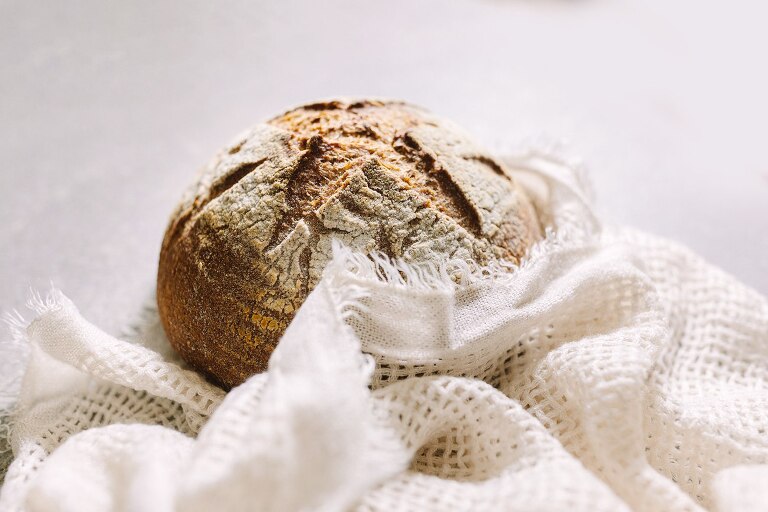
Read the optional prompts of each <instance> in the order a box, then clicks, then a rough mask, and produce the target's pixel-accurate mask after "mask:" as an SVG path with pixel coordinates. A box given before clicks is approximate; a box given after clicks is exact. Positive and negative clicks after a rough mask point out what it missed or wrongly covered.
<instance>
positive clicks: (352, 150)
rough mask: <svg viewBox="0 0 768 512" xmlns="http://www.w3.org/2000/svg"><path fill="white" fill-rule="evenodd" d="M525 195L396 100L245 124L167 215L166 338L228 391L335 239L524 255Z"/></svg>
mask: <svg viewBox="0 0 768 512" xmlns="http://www.w3.org/2000/svg"><path fill="white" fill-rule="evenodd" d="M540 236H541V231H540V227H539V224H538V220H537V218H536V214H535V212H534V210H533V208H532V206H531V204H530V202H529V201H528V199H527V197H526V196H525V194H524V192H523V190H522V189H521V188H520V187H519V186H518V185H517V184H516V183H515V181H514V180H513V179H512V177H511V176H510V175H509V174H508V173H507V171H506V170H505V169H504V167H503V165H501V164H500V163H499V162H498V161H496V160H495V159H493V158H492V157H490V156H488V155H487V154H486V153H484V152H483V151H482V150H480V149H479V148H478V147H477V146H475V145H474V144H473V143H472V142H471V140H470V139H469V138H468V137H467V136H466V135H465V134H463V133H462V132H461V131H460V130H458V129H457V128H456V127H455V126H453V125H451V124H450V123H447V122H445V121H443V120H439V119H437V118H435V117H434V116H432V115H431V114H429V113H428V112H426V111H424V110H422V109H420V108H418V107H415V106H412V105H408V104H405V103H402V102H394V101H378V100H361V101H346V100H334V101H326V102H321V103H315V104H310V105H304V106H302V107H298V108H296V109H293V110H290V111H288V112H286V113H284V114H282V115H280V116H278V117H276V118H273V119H271V120H270V121H268V122H267V123H264V124H261V125H258V126H256V127H255V128H253V129H252V130H251V131H250V132H248V133H247V134H246V135H245V136H244V137H242V138H241V139H240V140H238V141H237V143H236V144H234V145H232V146H231V147H229V148H227V149H225V150H224V151H223V152H222V153H221V154H219V155H218V156H217V157H216V158H215V159H214V160H213V161H212V162H211V163H210V164H209V165H208V166H207V167H206V168H205V169H203V171H202V172H201V173H200V175H199V177H198V180H197V182H196V183H195V184H194V186H193V187H192V188H191V189H190V190H189V191H188V193H187V194H186V196H185V197H184V198H183V200H182V201H181V203H180V205H179V207H178V208H177V209H176V211H175V212H174V214H173V215H172V217H171V222H170V224H169V226H168V229H167V231H166V235H165V239H164V240H163V245H162V249H161V254H160V264H159V270H158V287H157V299H158V306H159V311H160V317H161V320H162V322H163V326H164V328H165V330H166V334H167V335H168V338H169V341H170V342H171V344H172V345H173V346H174V347H175V348H176V350H178V351H179V352H180V354H181V355H182V356H183V357H184V359H186V360H187V361H188V362H189V363H191V364H192V365H193V366H195V367H196V368H198V369H199V370H201V371H204V372H205V373H207V374H208V375H209V376H210V377H212V378H213V379H214V380H216V381H217V382H219V383H221V384H223V385H225V386H234V385H237V384H239V383H241V382H242V381H243V380H245V379H246V378H247V377H248V376H250V375H252V374H253V373H256V372H259V371H263V370H264V369H265V368H266V365H267V361H268V359H269V355H270V354H271V352H272V350H273V349H274V347H275V345H276V344H277V342H278V340H279V338H280V336H281V335H282V333H283V331H284V330H285V328H286V327H287V325H288V323H289V322H290V320H291V318H292V317H293V315H294V314H295V311H296V310H297V309H298V308H299V306H300V305H301V303H302V302H303V301H304V299H305V298H306V296H307V294H308V293H309V292H310V291H311V289H312V288H313V286H314V285H315V284H316V283H317V282H318V280H319V279H320V277H321V274H322V270H323V268H324V267H325V265H326V263H327V262H328V261H329V259H330V257H331V241H332V240H333V239H334V238H337V239H340V240H341V241H342V242H344V243H345V244H347V245H349V246H351V247H353V248H355V249H358V250H362V251H368V252H369V251H374V250H378V251H382V252H385V253H387V254H389V255H390V256H393V257H399V258H402V259H404V260H406V261H412V262H426V261H435V260H436V259H437V258H445V257H452V258H463V259H471V260H474V261H476V262H478V263H481V264H484V263H487V262H488V261H490V260H491V259H505V260H509V261H512V262H515V263H517V262H519V261H520V258H521V257H522V256H523V255H524V254H525V252H526V250H527V249H528V248H529V247H530V246H531V245H532V243H534V242H535V241H536V240H538V239H539V238H540Z"/></svg>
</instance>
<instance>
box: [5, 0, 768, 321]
mask: <svg viewBox="0 0 768 512" xmlns="http://www.w3.org/2000/svg"><path fill="white" fill-rule="evenodd" d="M763 5H765V4H764V2H759V1H742V0H734V1H729V2H699V1H694V0H679V1H676V2H668V1H665V0H647V1H644V2H632V3H630V2H623V1H600V0H582V1H558V0H539V1H536V0H530V1H523V0H507V1H504V0H456V1H446V0H412V1H408V0H388V1H386V2H362V1H341V0H333V1H314V2H313V1H304V2H293V1H280V2H271V3H267V2H204V1H186V2H181V1H179V2H168V1H158V0H152V1H146V0H144V1H133V2H116V1H115V2H109V1H101V0H79V1H67V2H57V1H53V0H51V1H48V2H29V1H0V77H1V78H2V80H0V120H2V124H1V125H0V190H1V191H2V201H0V309H1V310H7V309H10V308H20V307H21V306H22V305H23V303H24V301H25V299H26V295H27V290H28V287H30V286H33V287H36V288H46V287H47V286H48V283H49V281H51V280H53V282H54V283H55V284H56V286H58V287H60V288H61V289H62V290H63V291H64V292H65V293H66V294H67V295H69V296H70V297H71V298H72V299H73V300H74V301H75V303H76V304H78V305H79V307H80V309H81V311H82V312H83V313H84V314H85V315H86V317H87V318H89V319H90V320H92V321H94V322H95V323H97V324H98V325H100V326H102V327H103V328H105V329H106V330H107V331H109V332H119V330H120V328H121V326H123V325H124V324H125V323H126V322H127V321H128V320H129V319H131V318H133V317H134V316H135V314H136V312H137V310H138V309H139V307H140V305H141V303H142V302H143V301H144V300H145V299H146V297H147V296H148V295H149V294H150V293H151V290H152V289H153V287H154V278H155V271H156V259H157V254H158V251H159V246H160V241H161V239H162V234H163V230H164V228H165V224H166V221H167V219H168V215H169V214H170V212H171V210H172V208H173V206H174V204H175V202H176V200H177V199H178V197H179V196H180V193H181V191H182V189H183V188H184V187H185V186H186V185H187V184H188V183H189V181H190V180H191V178H192V176H193V174H194V172H195V171H196V169H197V168H198V167H200V166H201V165H202V164H203V163H204V162H205V161H207V160H208V159H209V158H210V157H211V156H212V155H213V154H214V152H215V151H216V150H217V149H218V148H219V147H221V146H222V145H224V144H225V143H227V142H229V141H230V139H232V138H233V137H234V136H235V135H237V134H238V133H239V132H241V131H242V130H243V129H245V128H247V127H248V126H249V125H251V124H253V123H255V122H257V121H259V120H261V119H263V118H266V117H268V116H271V115H273V114H275V113H278V112H279V111H281V110H283V109H284V108H286V107H288V106H291V105H293V104H296V103H300V102H304V101H308V100H314V99H317V98H322V97H328V96H334V95H378V96H389V97H402V98H405V99H408V100H410V101H412V102H415V103H420V104H423V105H425V106H427V107H429V108H431V109H432V110H433V111H435V112H437V113H439V114H441V115H444V116H446V117H448V118H452V119H453V120H454V121H456V122H458V123H459V124H461V125H464V126H465V127H466V128H467V129H468V130H469V131H471V132H474V134H475V135H476V137H477V138H478V139H479V140H480V141H481V142H485V143H486V144H487V145H489V146H498V145H501V144H515V143H519V142H520V141H522V140H525V139H530V138H534V139H536V138H540V137H544V138H548V139H564V140H566V141H568V144H569V146H568V153H570V154H573V155H576V156H580V157H582V158H583V159H584V160H585V162H586V163H587V165H588V167H589V168H590V169H591V175H592V179H593V181H594V184H595V189H596V191H597V196H598V200H599V202H598V210H599V211H600V212H601V213H602V215H603V217H604V218H605V219H607V220H608V221H610V222H617V223H625V224H631V225H634V226H637V227H639V228H642V229H645V230H647V231H651V232H654V233H657V234H661V235H665V236H668V237H671V238H674V239H677V240H679V241H681V242H683V243H685V244H687V245H688V246H690V247H691V248H693V249H694V250H695V251H697V252H698V253H700V254H702V255H703V256H704V257H706V258H707V259H709V260H710V261H712V262H714V263H716V264H718V265H720V266H721V267H723V268H724V269H726V270H727V271H729V272H731V273H732V274H735V275H736V276H737V277H739V278H740V279H741V280H742V281H744V282H746V283H748V284H750V285H751V286H753V287H755V288H756V289H758V290H760V291H762V292H763V293H768V235H767V233H768V158H766V156H765V148H766V145H767V144H768V142H766V135H768V133H767V132H768V130H766V126H765V123H766V119H768V99H766V91H768V72H766V65H765V63H766V56H765V52H766V48H768V31H766V30H765V19H766V14H768V9H766V8H765V7H763Z"/></svg>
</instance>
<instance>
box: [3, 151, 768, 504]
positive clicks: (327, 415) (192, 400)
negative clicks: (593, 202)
mask: <svg viewBox="0 0 768 512" xmlns="http://www.w3.org/2000/svg"><path fill="white" fill-rule="evenodd" d="M508 164H509V167H510V169H512V172H513V173H514V174H515V176H516V178H517V179H519V180H520V181H521V183H523V184H524V185H525V186H526V187H527V188H528V189H529V192H530V195H531V196H532V198H533V202H534V204H535V206H536V208H537V210H539V212H540V213H541V218H542V219H544V221H545V222H546V224H547V237H546V239H545V240H543V241H542V242H541V243H540V244H538V245H537V246H536V247H534V248H533V249H532V250H531V252H530V254H529V255H528V257H527V258H526V260H525V261H524V262H523V263H522V264H521V265H520V266H519V267H510V266H507V265H503V264H496V265H492V266H489V267H478V266H476V265H473V264H472V263H468V262H463V261H444V262H441V263H440V264H438V265H431V266H429V265H408V264H405V263H403V262H400V261H393V260H390V259H388V258H386V257H384V256H382V255H361V254H356V253H354V252H352V251H350V250H349V249H347V248H345V247H342V246H340V245H336V246H335V247H334V258H333V261H332V262H331V263H330V264H329V266H328V267H327V268H326V271H325V273H324V275H323V279H322V280H321V282H320V283H319V285H318V286H317V287H316V289H315V290H314V291H313V292H312V293H311V294H310V296H309V297H308V299H307V301H306V303H305V304H304V305H303V306H302V308H301V309H300V310H299V312H298V314H297V315H296V317H295V319H294V321H293V322H292V323H291V325H290V326H289V328H288V330H287V331H286V333H285V335H284V337H283V339H282V340H281V342H280V344H279V345H278V347H277V349H276V351H275V353H274V354H273V357H272V359H271V360H270V363H269V369H268V371H267V372H265V373H263V374H260V375H255V376H253V377H252V378H250V379H249V380H248V381H246V382H245V383H244V384H242V385H241V386H239V387H237V388H235V389H233V390H232V391H230V392H229V393H228V394H226V395H225V394H224V392H223V391H222V390H220V389H218V388H216V387H215V386H212V385H211V384H209V383H207V382H206V381H204V380H203V379H202V378H200V377H199V376H198V375H197V374H195V373H194V372H192V371H191V370H189V369H187V368H185V367H183V365H179V364H176V363H175V362H172V361H169V360H167V359H166V358H164V357H163V356H161V355H160V354H159V353H158V352H157V351H155V350H153V349H150V348H148V347H157V346H159V344H162V342H163V340H162V339H158V336H161V334H160V333H159V332H158V330H157V329H151V330H149V331H148V332H151V333H152V334H151V336H152V339H150V340H144V341H145V343H144V345H143V346H141V345H136V344H132V343H128V342H126V341H121V340H118V339H115V338H113V337H111V336H109V335H107V334H105V333H104V332H102V331H100V330H99V329H98V328H96V327H95V326H93V325H91V324H90V323H88V322H87V321H86V320H85V319H83V318H82V317H81V316H80V314H79V313H78V312H77V309H76V307H75V306H74V305H73V304H72V303H71V302H70V301H69V300H67V299H66V298H65V297H64V296H63V295H61V294H59V293H54V294H53V295H52V296H51V297H50V299H49V301H48V302H47V303H43V302H42V301H39V302H38V304H37V306H38V307H37V310H38V311H37V316H36V318H35V319H34V320H33V321H32V322H31V323H30V324H29V325H28V326H20V324H19V323H18V322H17V326H19V328H18V329H17V333H18V337H19V338H20V339H21V338H23V339H24V340H25V341H26V342H27V343H28V344H29V348H30V351H31V353H30V357H29V364H28V367H27V370H26V373H25V376H24V380H23V382H22V384H21V393H20V395H19V400H18V405H17V408H16V412H15V416H14V426H13V431H12V437H11V439H12V446H13V451H14V455H15V460H14V462H13V463H12V465H11V467H10V468H9V472H8V474H7V476H6V480H5V484H4V486H3V488H2V491H1V492H0V510H13V511H37V510H46V511H47V510H61V511H70V510H71V511H74V510H77V511H83V510H84V511H89V510H93V511H96V510H98V511H103V510H105V511H108V510H115V511H117V510H158V511H176V510H185V511H186V510H191V511H195V510H201V511H202V510H212V509H217V510H280V511H282V510H328V511H331V510H420V511H421V510H467V511H474V510H488V509H494V510H498V509H500V510H552V511H561V510H566V509H567V510H573V511H579V510H584V511H587V510H589V511H594V510H605V511H617V510H618V511H620V510H640V511H657V510H675V511H676V510H691V511H698V510H720V511H729V510H734V511H736V510H738V511H744V510H750V509H754V510H759V507H761V506H764V504H765V503H766V501H768V491H766V490H765V489H760V488H759V487H755V486H754V485H753V484H754V482H757V481H758V480H759V479H760V478H761V475H764V474H765V472H766V468H768V434H766V432H767V431H768V301H766V299H765V298H764V297H762V296H760V295H759V294H757V293H756V292H754V291H752V290H750V289H749V288H748V287H746V286H744V285H742V284H740V283H738V282H737V281H736V280H735V279H733V278H732V277H730V276H728V275H726V274H725V273H723V272H721V271H720V270H718V269H716V268H714V267H712V266H711V265H709V264H707V263H706V262H704V261H703V260H701V259H700V258H699V257H697V256H696V255H694V254H692V253H691V252H690V251H688V250H687V249H685V248H683V247H680V246H678V245H676V244H674V243H671V242H669V241H666V240H663V239H660V238H656V237H652V236H649V235H645V234H643V233H639V232H637V231H633V230H630V229H626V228H603V226H601V223H600V222H599V220H598V219H597V217H596V216H595V215H594V213H593V211H592V209H591V207H590V204H589V199H588V196H587V194H585V193H584V191H583V190H582V187H581V183H580V182H579V180H578V179H576V177H575V175H574V173H573V172H572V171H571V169H570V167H569V166H568V165H567V164H565V163H564V162H562V161H560V160H558V159H557V158H554V157H552V156H549V155H545V154H541V153H536V152H533V153H529V154H523V155H520V156H518V157H516V158H511V159H510V160H509V161H508ZM21 327H24V328H21ZM747 488H748V489H749V492H744V491H743V489H747ZM750 507H752V508H750Z"/></svg>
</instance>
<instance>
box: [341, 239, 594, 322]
mask: <svg viewBox="0 0 768 512" xmlns="http://www.w3.org/2000/svg"><path fill="white" fill-rule="evenodd" d="M592 239H593V237H592V235H590V234H589V233H583V232H581V231H575V230H574V231H567V230H562V229H561V230H558V231H555V230H553V229H550V228H548V229H547V230H546V233H545V237H544V238H543V239H542V240H540V241H539V242H537V243H536V244H534V245H533V246H532V247H531V248H530V250H529V251H528V253H527V254H526V255H525V256H524V257H523V258H522V260H521V261H520V263H519V264H515V263H512V262H509V261H505V260H493V261H491V262H489V263H488V264H487V265H480V264H478V263H476V262H473V261H471V260H464V259H460V258H447V259H442V260H440V261H436V262H423V263H411V262H406V261H404V260H402V259H399V258H391V257H389V256H387V255H386V254H384V253H382V252H379V251H376V252H370V253H363V252H358V251H354V250H352V249H351V248H349V247H348V246H346V245H344V244H343V243H342V242H340V241H338V240H334V241H333V245H332V247H333V259H332V261H331V263H330V264H329V266H328V268H327V269H326V277H329V278H330V279H331V280H332V281H335V283H334V284H335V285H336V286H334V288H343V289H344V297H342V300H341V302H342V303H344V305H345V306H346V307H350V306H351V307H354V308H355V309H358V310H363V309H364V308H365V306H364V305H363V304H360V303H359V302H360V299H363V298H365V297H366V296H367V295H369V293H370V292H369V291H367V290H368V287H364V286H363V285H361V283H362V282H367V283H369V284H372V283H380V284H384V285H387V286H394V287H398V288H404V289H408V290H412V291H420V292H444V293H449V292H453V291H455V290H456V289H458V288H461V287H465V286H470V285H475V284H480V283H487V282H498V283H503V282H508V281H509V280H512V279H514V278H515V276H516V275H517V274H518V273H519V272H521V271H523V270H525V269H526V268H528V267H529V266H531V265H533V264H535V263H536V262H537V261H538V260H540V259H542V258H543V257H545V256H549V255H551V254H553V253H554V252H556V251H559V250H561V249H563V248H565V247H574V246H575V245H577V244H584V243H588V242H589V241H590V240H592Z"/></svg>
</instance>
